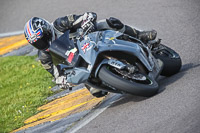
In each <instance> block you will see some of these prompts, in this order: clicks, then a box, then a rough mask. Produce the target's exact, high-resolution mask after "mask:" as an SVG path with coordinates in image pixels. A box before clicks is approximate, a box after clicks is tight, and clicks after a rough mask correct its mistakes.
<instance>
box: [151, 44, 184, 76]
mask: <svg viewBox="0 0 200 133" xmlns="http://www.w3.org/2000/svg"><path fill="white" fill-rule="evenodd" d="M153 55H154V57H155V58H157V59H160V60H161V61H162V62H163V64H164V67H163V70H162V72H161V74H160V75H162V76H167V77H168V76H172V75H174V74H176V73H178V72H179V71H180V69H181V66H182V62H181V58H180V56H179V54H178V53H176V52H175V51H174V50H173V49H171V48H169V47H167V46H165V45H163V44H160V46H159V49H158V50H155V51H153Z"/></svg>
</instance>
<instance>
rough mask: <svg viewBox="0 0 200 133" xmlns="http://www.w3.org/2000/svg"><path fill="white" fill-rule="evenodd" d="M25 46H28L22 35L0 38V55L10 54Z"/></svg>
mask: <svg viewBox="0 0 200 133" xmlns="http://www.w3.org/2000/svg"><path fill="white" fill-rule="evenodd" d="M26 44H28V42H27V40H26V39H25V37H24V35H23V34H22V35H17V36H12V37H5V38H0V55H3V54H5V53H8V52H11V51H12V50H14V49H18V48H20V47H21V46H24V45H26Z"/></svg>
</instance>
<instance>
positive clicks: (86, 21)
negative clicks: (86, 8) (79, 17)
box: [81, 12, 97, 34]
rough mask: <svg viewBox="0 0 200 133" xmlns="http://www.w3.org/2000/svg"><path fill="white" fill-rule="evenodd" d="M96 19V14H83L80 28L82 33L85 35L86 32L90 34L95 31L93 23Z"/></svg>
mask: <svg viewBox="0 0 200 133" xmlns="http://www.w3.org/2000/svg"><path fill="white" fill-rule="evenodd" d="M96 19H97V15H96V13H91V12H89V13H85V14H84V15H83V22H82V23H81V28H82V29H83V32H85V33H86V34H87V33H88V32H92V31H94V30H95V21H96Z"/></svg>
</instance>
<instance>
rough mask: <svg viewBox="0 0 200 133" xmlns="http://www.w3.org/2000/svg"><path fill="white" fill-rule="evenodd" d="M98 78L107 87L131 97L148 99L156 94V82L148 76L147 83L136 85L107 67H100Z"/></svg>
mask: <svg viewBox="0 0 200 133" xmlns="http://www.w3.org/2000/svg"><path fill="white" fill-rule="evenodd" d="M98 76H99V78H100V79H101V80H102V81H103V82H104V83H105V84H107V85H108V86H111V87H114V88H116V89H118V90H120V91H123V92H127V93H130V94H133V95H137V96H146V97H150V96H153V95H155V94H156V93H157V92H158V84H157V82H156V81H155V80H154V79H151V78H150V77H148V76H147V80H148V81H147V82H145V83H137V82H134V81H132V80H129V79H127V78H124V77H123V76H120V75H118V74H116V73H114V72H113V71H111V70H110V68H109V66H102V67H101V69H100V70H99V74H98Z"/></svg>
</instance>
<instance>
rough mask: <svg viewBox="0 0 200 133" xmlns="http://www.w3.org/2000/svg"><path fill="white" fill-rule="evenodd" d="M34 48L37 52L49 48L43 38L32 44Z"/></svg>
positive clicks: (45, 39)
mask: <svg viewBox="0 0 200 133" xmlns="http://www.w3.org/2000/svg"><path fill="white" fill-rule="evenodd" d="M31 45H33V46H34V47H35V48H37V49H39V50H46V49H47V48H49V42H48V38H47V37H45V36H43V37H42V38H40V39H38V40H37V41H36V42H34V43H32V44H31Z"/></svg>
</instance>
